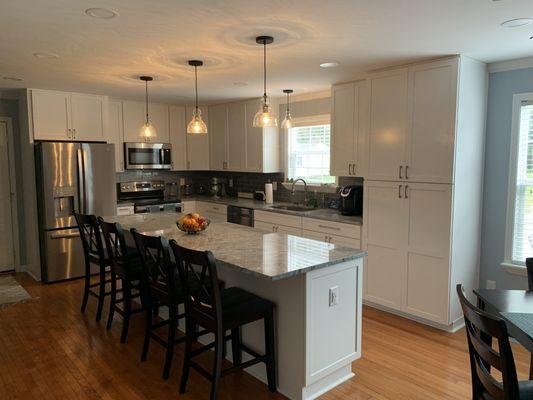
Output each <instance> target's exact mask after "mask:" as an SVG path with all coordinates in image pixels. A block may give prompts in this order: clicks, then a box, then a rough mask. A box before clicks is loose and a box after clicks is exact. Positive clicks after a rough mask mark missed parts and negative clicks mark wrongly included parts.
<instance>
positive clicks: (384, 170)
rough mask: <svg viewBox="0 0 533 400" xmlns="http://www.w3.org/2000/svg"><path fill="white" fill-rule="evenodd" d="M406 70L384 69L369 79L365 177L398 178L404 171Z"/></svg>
mask: <svg viewBox="0 0 533 400" xmlns="http://www.w3.org/2000/svg"><path fill="white" fill-rule="evenodd" d="M407 77H408V74H407V69H406V68H402V69H397V70H392V71H386V72H382V73H379V74H376V75H374V76H373V77H372V78H371V79H370V102H371V106H370V131H369V135H368V142H369V144H368V146H369V156H368V157H369V159H368V174H367V179H372V180H390V181H393V180H398V179H401V177H403V176H404V175H403V173H404V172H405V171H401V173H400V168H401V167H402V168H404V167H403V165H404V164H405V143H406V133H407Z"/></svg>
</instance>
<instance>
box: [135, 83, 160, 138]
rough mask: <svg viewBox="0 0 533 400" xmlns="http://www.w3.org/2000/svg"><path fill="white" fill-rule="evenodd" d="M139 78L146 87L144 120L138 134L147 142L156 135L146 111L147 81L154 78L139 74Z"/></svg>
mask: <svg viewBox="0 0 533 400" xmlns="http://www.w3.org/2000/svg"><path fill="white" fill-rule="evenodd" d="M139 79H140V80H141V81H144V83H145V87H146V91H145V93H146V122H145V123H144V124H143V126H141V129H140V131H139V136H140V137H142V138H143V139H144V141H145V142H149V141H150V140H151V139H152V138H154V137H156V136H157V132H156V130H155V127H154V126H153V125H152V123H151V122H150V115H149V112H148V82H150V81H153V80H154V78H152V77H151V76H141V77H139Z"/></svg>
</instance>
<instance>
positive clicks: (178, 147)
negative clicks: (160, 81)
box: [169, 106, 189, 212]
mask: <svg viewBox="0 0 533 400" xmlns="http://www.w3.org/2000/svg"><path fill="white" fill-rule="evenodd" d="M169 129H170V144H171V145H172V170H173V171H184V170H186V169H187V137H186V135H187V133H186V129H187V126H186V124H185V107H180V106H170V107H169ZM187 212H189V211H187Z"/></svg>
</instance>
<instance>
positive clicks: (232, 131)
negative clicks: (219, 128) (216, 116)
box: [225, 103, 246, 171]
mask: <svg viewBox="0 0 533 400" xmlns="http://www.w3.org/2000/svg"><path fill="white" fill-rule="evenodd" d="M227 143H228V152H227V154H228V157H227V159H226V168H225V169H228V170H230V171H243V170H244V165H245V161H246V107H245V105H244V103H232V104H228V142H227Z"/></svg>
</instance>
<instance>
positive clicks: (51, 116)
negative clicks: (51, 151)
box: [31, 89, 72, 140]
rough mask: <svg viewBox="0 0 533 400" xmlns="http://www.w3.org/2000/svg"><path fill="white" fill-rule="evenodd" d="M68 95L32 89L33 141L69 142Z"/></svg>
mask: <svg viewBox="0 0 533 400" xmlns="http://www.w3.org/2000/svg"><path fill="white" fill-rule="evenodd" d="M69 96H70V95H69V94H68V93H63V92H54V91H47V90H37V89H32V91H31V101H32V104H31V105H32V117H33V118H32V119H33V137H34V139H35V140H70V139H71V136H72V135H71V132H70V130H69V129H70V128H71V127H70V121H69V114H70V111H69V107H70V100H69Z"/></svg>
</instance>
